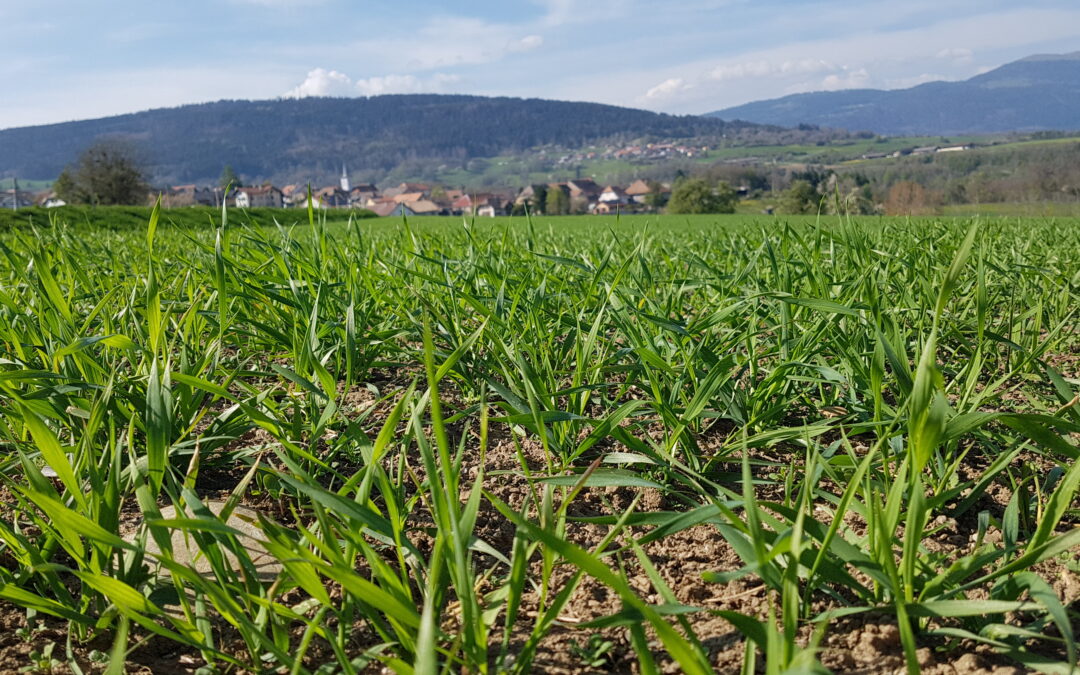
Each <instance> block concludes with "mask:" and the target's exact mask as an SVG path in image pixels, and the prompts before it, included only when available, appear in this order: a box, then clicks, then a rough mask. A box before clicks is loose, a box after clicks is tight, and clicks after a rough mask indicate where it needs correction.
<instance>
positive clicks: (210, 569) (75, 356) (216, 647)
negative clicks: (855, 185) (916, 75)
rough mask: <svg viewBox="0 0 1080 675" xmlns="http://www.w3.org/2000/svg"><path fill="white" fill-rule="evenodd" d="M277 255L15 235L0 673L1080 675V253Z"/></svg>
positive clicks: (1, 308) (6, 291)
mask: <svg viewBox="0 0 1080 675" xmlns="http://www.w3.org/2000/svg"><path fill="white" fill-rule="evenodd" d="M283 213H284V212H283ZM283 217H284V216H283ZM289 217H290V218H292V220H291V221H289V220H281V221H280V222H275V221H274V220H273V219H272V218H271V217H270V216H256V215H251V214H246V213H244V212H241V211H231V210H230V211H228V212H227V213H217V214H215V215H214V217H213V218H212V219H209V218H208V219H207V221H206V222H203V223H200V224H191V223H188V222H181V221H179V220H178V221H177V222H174V219H172V218H171V217H170V212H168V211H161V212H160V213H159V212H158V211H155V212H154V214H153V215H152V216H150V217H149V218H148V219H147V220H146V221H145V222H142V223H141V224H139V225H136V226H124V227H116V228H104V227H97V226H94V225H91V224H89V223H86V222H80V221H78V220H73V221H71V222H66V221H62V220H59V219H54V220H53V222H47V221H44V220H39V221H37V222H35V223H34V224H31V225H25V224H24V225H20V226H12V227H8V228H7V229H5V230H4V231H3V232H2V233H0V254H2V255H0V625H3V626H5V627H6V631H5V635H4V636H3V638H0V671H3V672H9V671H10V672H19V671H22V672H57V673H58V672H74V673H98V672H107V673H123V672H156V673H164V672H192V673H200V674H207V673H238V672H252V673H326V674H329V673H348V674H352V673H368V672H370V673H379V672H394V673H420V674H425V675H426V674H432V675H433V674H436V673H451V672H452V673H495V672H500V673H501V672H508V673H527V672H627V671H633V672H640V673H659V672H685V673H706V672H714V671H717V672H736V673H738V672H743V673H756V672H764V673H770V674H773V673H785V672H790V673H796V672H799V673H809V672H829V671H833V672H864V673H876V672H896V671H897V670H901V669H906V670H907V671H908V672H911V673H917V672H940V673H953V672H957V671H959V670H961V669H962V668H967V667H970V668H972V669H980V668H981V669H983V670H985V671H986V672H998V671H997V670H995V669H1005V670H1003V671H1001V672H1024V671H1028V670H1036V671H1042V672H1048V673H1070V672H1072V665H1073V664H1076V662H1077V631H1078V630H1080V574H1078V572H1080V527H1078V524H1080V499H1078V489H1080V462H1077V461H1076V460H1077V458H1078V457H1080V444H1078V443H1080V441H1078V439H1080V403H1078V398H1077V397H1078V394H1080V332H1078V329H1077V325H1078V321H1077V318H1078V317H1077V314H1078V312H1080V221H1077V220H1051V219H1045V220H1040V219H1016V218H1011V219H983V220H976V219H885V218H865V219H858V218H854V219H848V218H840V217H836V216H831V217H822V218H820V219H819V218H774V217H771V216H757V217H752V216H730V217H718V216H695V217H689V218H688V217H679V216H662V217H657V216H649V217H644V216H642V217H632V218H625V217H624V218H621V219H616V218H610V219H608V218H601V217H578V218H575V217H564V218H551V217H538V218H534V219H532V220H529V219H526V218H514V219H513V220H510V219H485V220H482V221H481V220H476V221H473V222H463V221H461V220H455V219H452V218H434V219H416V220H409V221H408V222H402V221H400V220H393V219H365V220H355V221H352V222H340V221H335V222H325V221H323V220H321V219H320V217H319V215H318V214H310V215H309V214H302V215H301V216H300V219H299V222H297V216H296V215H294V214H293V215H289ZM245 518H246V520H245ZM239 523H242V524H244V525H246V527H247V529H241V528H240V525H239ZM964 672H967V671H966V670H965V671H964Z"/></svg>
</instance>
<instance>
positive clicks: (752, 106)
mask: <svg viewBox="0 0 1080 675" xmlns="http://www.w3.org/2000/svg"><path fill="white" fill-rule="evenodd" d="M1078 111H1080V52H1074V53H1072V54H1040V55H1036V56H1029V57H1027V58H1025V59H1021V60H1019V61H1014V62H1012V63H1008V64H1005V65H1004V66H1001V67H1000V68H996V69H994V70H991V71H989V72H987V73H983V74H982V75H977V76H975V77H973V78H971V79H969V80H965V81H963V82H928V83H926V84H921V85H919V86H917V87H912V88H910V89H895V90H890V91H882V90H878V89H850V90H846V91H835V92H815V93H811V94H793V95H791V96H785V97H783V98H777V99H772V100H768V101H757V102H754V103H747V104H745V105H740V106H736V107H734V108H726V109H724V110H718V111H716V112H712V113H709V114H708V115H707V116H708V117H718V118H722V119H726V120H746V121H749V122H757V123H759V124H778V125H781V126H796V125H799V124H815V125H819V126H824V127H834V128H840V129H853V130H854V129H859V130H868V131H873V132H875V133H879V134H887V135H892V136H924V135H931V136H937V135H949V134H968V133H972V134H978V133H993V132H1002V131H1040V130H1047V129H1056V130H1063V131H1071V130H1076V129H1080V112H1078Z"/></svg>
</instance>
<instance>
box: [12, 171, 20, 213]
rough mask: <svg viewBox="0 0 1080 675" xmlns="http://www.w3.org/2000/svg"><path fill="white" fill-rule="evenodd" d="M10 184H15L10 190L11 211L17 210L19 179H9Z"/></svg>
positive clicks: (13, 177)
mask: <svg viewBox="0 0 1080 675" xmlns="http://www.w3.org/2000/svg"><path fill="white" fill-rule="evenodd" d="M11 182H12V183H14V184H15V187H13V188H12V190H11V210H12V211H18V210H19V178H18V177H17V176H12V177H11Z"/></svg>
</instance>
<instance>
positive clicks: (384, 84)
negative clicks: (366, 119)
mask: <svg viewBox="0 0 1080 675" xmlns="http://www.w3.org/2000/svg"><path fill="white" fill-rule="evenodd" d="M459 81H461V78H460V77H459V76H457V75H448V74H446V73H435V74H434V75H432V76H431V77H417V76H415V75H385V76H383V77H369V78H366V79H360V80H357V81H356V86H355V91H356V93H358V94H360V95H361V96H378V95H380V94H420V93H436V94H437V93H443V92H445V91H446V90H447V88H448V85H452V84H455V83H457V82H459Z"/></svg>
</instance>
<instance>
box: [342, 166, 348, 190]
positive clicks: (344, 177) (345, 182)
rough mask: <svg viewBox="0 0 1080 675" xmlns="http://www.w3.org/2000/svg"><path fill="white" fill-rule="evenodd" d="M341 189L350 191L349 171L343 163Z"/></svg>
mask: <svg viewBox="0 0 1080 675" xmlns="http://www.w3.org/2000/svg"><path fill="white" fill-rule="evenodd" d="M341 189H342V191H344V192H346V193H347V192H348V191H349V172H348V171H346V170H345V165H344V164H342V165H341Z"/></svg>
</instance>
